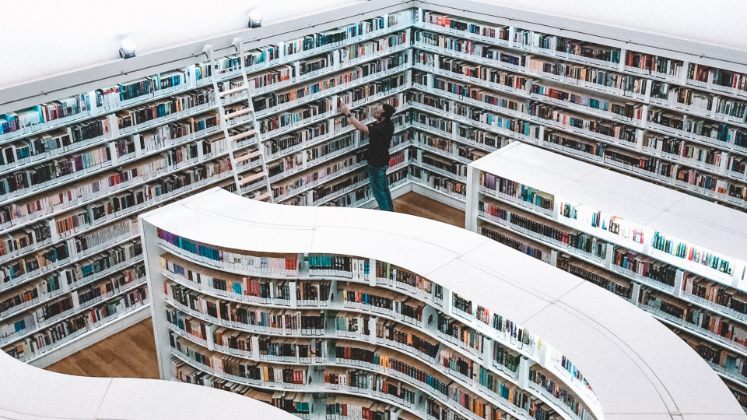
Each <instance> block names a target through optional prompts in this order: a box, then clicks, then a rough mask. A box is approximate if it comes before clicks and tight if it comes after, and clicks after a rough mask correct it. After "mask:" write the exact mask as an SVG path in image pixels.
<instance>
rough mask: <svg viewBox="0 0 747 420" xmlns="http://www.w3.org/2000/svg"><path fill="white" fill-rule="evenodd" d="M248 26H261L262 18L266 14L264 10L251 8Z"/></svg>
mask: <svg viewBox="0 0 747 420" xmlns="http://www.w3.org/2000/svg"><path fill="white" fill-rule="evenodd" d="M247 17H248V20H249V22H248V26H249V27H250V28H259V27H260V26H262V18H263V17H264V15H263V14H262V11H261V10H259V9H256V8H253V9H250V10H249V14H248V16H247Z"/></svg>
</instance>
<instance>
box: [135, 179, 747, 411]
mask: <svg viewBox="0 0 747 420" xmlns="http://www.w3.org/2000/svg"><path fill="white" fill-rule="evenodd" d="M140 219H141V229H142V232H141V234H142V235H143V241H144V242H143V243H144V245H145V258H146V266H147V269H148V273H149V282H150V286H151V296H152V297H153V306H152V311H153V319H154V330H155V332H156V343H157V346H158V353H159V368H160V369H161V375H162V377H167V376H168V373H167V369H168V367H169V364H170V363H171V360H172V357H174V356H175V355H174V354H173V353H172V351H170V349H169V338H168V337H169V330H170V327H169V325H168V323H167V322H166V315H165V312H166V310H167V307H169V308H172V309H171V310H183V311H185V313H187V314H188V315H189V316H194V317H195V318H197V319H199V318H200V317H204V318H209V317H207V316H205V315H204V314H200V313H199V312H200V311H194V313H190V312H189V311H190V310H189V308H186V307H184V308H182V307H181V306H179V303H178V302H171V303H169V304H168V305H167V302H164V300H165V299H164V291H163V290H159V289H163V288H164V282H171V283H173V284H176V285H177V287H185V288H186V289H185V290H193V291H194V292H195V293H204V294H205V295H207V296H208V297H209V298H211V299H213V298H214V299H216V300H220V299H225V300H227V301H228V302H229V305H230V304H232V303H231V302H234V304H240V303H242V302H243V301H242V300H236V298H232V297H231V296H230V295H231V293H230V292H231V290H230V289H229V290H228V292H225V291H223V292H221V291H218V290H216V289H210V288H209V287H206V286H205V284H201V283H200V280H199V279H198V280H197V281H196V282H191V281H188V280H187V279H186V278H184V279H180V278H178V276H172V275H171V274H170V273H168V272H166V271H164V267H163V266H162V265H161V264H162V262H163V261H162V256H163V255H167V256H169V257H170V258H175V259H179V260H182V261H186V263H185V264H192V265H194V266H195V267H198V269H200V270H204V272H210V273H224V274H226V275H227V276H230V275H237V276H241V275H246V276H249V275H254V274H253V273H254V272H252V270H251V269H250V268H249V267H248V266H246V265H244V264H243V263H239V264H227V263H226V262H225V261H224V260H222V259H221V258H223V257H222V256H226V259H227V258H229V257H230V258H233V257H240V256H241V255H258V254H260V253H261V254H262V255H268V254H299V255H300V256H301V257H303V256H304V255H308V254H315V255H316V254H330V255H341V256H350V257H351V258H360V259H363V260H365V261H370V262H371V263H373V264H374V265H372V266H371V267H375V263H376V261H379V262H385V263H388V264H392V265H395V266H397V267H400V268H402V269H405V270H407V271H409V272H411V273H416V274H417V275H419V276H422V277H423V278H425V279H427V280H429V281H430V282H432V283H433V284H434V285H438V286H440V287H441V288H442V291H443V292H442V296H441V297H440V298H439V299H436V298H435V293H434V294H433V295H432V296H424V297H423V296H415V298H417V299H420V300H422V301H424V302H425V304H426V306H428V307H432V308H436V309H433V312H431V313H434V312H442V313H443V314H445V315H446V316H448V317H451V318H453V319H456V320H458V321H459V322H460V323H461V324H463V325H465V326H467V327H468V328H471V329H473V330H474V331H477V332H479V333H480V334H482V335H483V336H484V337H485V338H486V340H489V341H492V343H494V344H493V345H495V346H501V347H502V348H505V349H507V350H510V351H512V352H515V353H517V354H519V355H520V356H521V359H522V366H521V367H520V368H519V370H518V373H517V375H516V380H515V382H512V383H513V384H515V386H518V387H519V388H520V389H521V390H528V392H529V393H530V394H531V395H532V397H533V398H534V397H536V398H538V399H539V400H541V401H542V402H543V403H545V404H547V405H548V406H549V407H551V408H552V409H553V410H554V414H553V415H554V416H555V417H552V418H566V419H571V420H576V419H580V418H596V419H631V420H644V419H646V420H649V419H651V420H664V419H683V420H687V419H693V420H696V419H697V420H717V419H718V420H725V419H727V420H728V419H743V418H747V417H745V414H744V412H743V411H742V409H741V407H740V406H739V404H738V403H737V402H736V400H735V399H734V398H733V396H732V395H731V393H730V392H729V390H728V389H727V388H726V386H725V385H724V384H723V382H722V381H721V380H720V379H719V378H718V377H717V376H716V374H714V372H713V371H712V370H711V369H710V367H709V366H708V365H707V364H706V363H705V362H704V361H703V360H702V359H701V358H700V357H699V356H698V355H697V354H696V353H695V352H693V351H692V350H691V349H690V348H689V347H688V346H687V345H686V344H685V343H683V342H682V341H681V340H680V339H679V338H678V337H677V336H676V335H674V334H673V333H672V332H671V331H670V330H669V329H667V328H666V327H664V326H663V325H661V324H660V323H658V322H657V321H656V320H654V319H653V318H652V317H651V316H650V315H648V314H646V313H645V312H643V311H641V310H639V309H638V308H636V307H634V306H633V305H630V304H629V303H627V302H626V301H624V300H622V299H619V298H617V297H616V296H614V295H612V294H609V293H607V292H605V291H604V290H602V289H600V288H598V287H596V286H594V285H593V284H590V283H587V282H585V281H584V280H581V279H579V278H577V277H575V276H573V275H570V274H568V273H566V272H564V271H561V270H558V269H556V268H554V267H552V266H549V265H547V264H543V263H541V262H538V261H537V260H535V259H533V258H532V257H530V256H528V255H524V254H522V253H520V252H518V251H515V250H513V249H510V248H508V247H505V246H503V245H500V244H498V243H496V242H494V241H492V240H490V239H488V238H485V237H482V236H480V235H477V234H474V233H472V232H469V231H466V230H464V229H459V228H456V227H453V226H449V225H446V224H443V223H439V222H434V221H431V220H427V219H422V218H418V217H413V216H408V215H403V214H395V213H388V212H378V211H371V210H362V209H339V208H326V207H322V208H311V207H291V206H281V205H272V204H266V203H262V202H258V201H253V200H248V199H244V198H241V197H239V196H237V195H234V194H231V193H229V192H226V191H224V190H222V189H214V190H210V191H206V192H204V193H201V194H197V195H195V196H192V197H190V198H188V199H185V200H182V201H180V202H177V203H174V204H171V205H168V206H165V207H163V208H160V209H158V210H154V211H152V212H149V213H147V214H145V215H142V216H141V217H140ZM159 230H160V231H161V232H163V231H166V232H168V234H169V235H177V236H178V237H180V238H184V239H186V240H189V241H194V242H197V243H198V244H204V245H206V246H209V247H215V248H217V249H219V250H220V252H221V255H222V256H221V257H220V258H217V259H213V258H202V257H200V256H199V255H197V254H190V252H188V251H185V249H182V248H179V247H177V246H172V245H171V244H170V243H169V242H168V241H164V240H160V239H159V237H158V231H159ZM294 270H295V269H292V270H290V271H289V272H287V273H282V270H281V272H278V273H276V274H274V275H272V276H268V277H272V278H275V279H285V280H290V281H296V280H297V281H299V282H302V281H304V280H310V278H309V275H308V271H307V272H306V274H305V275H302V273H301V271H294ZM372 271H375V270H374V269H373V268H372ZM255 274H256V273H255ZM259 275H260V276H261V275H262V274H259ZM304 276H305V277H304ZM376 277H377V276H376V274H373V275H368V274H367V275H366V277H365V278H363V277H362V278H359V279H357V280H347V281H348V282H351V281H353V282H354V281H358V282H359V284H361V285H362V286H361V287H376V286H379V287H381V288H382V289H384V288H386V287H389V286H387V285H386V284H384V283H379V282H378V280H380V279H377V278H376ZM311 280H313V279H311ZM369 283H370V284H369ZM294 287H295V286H294ZM391 288H395V286H391ZM333 291H334V289H333ZM397 292H399V293H401V294H403V295H407V296H409V297H412V295H413V294H412V293H409V292H408V291H406V290H404V289H403V290H397ZM239 296H241V295H239ZM333 296H334V295H333ZM232 299H233V300H232ZM333 299H334V298H332V299H330V302H329V305H330V308H336V307H335V306H334V305H335V302H332V300H333ZM339 299H340V298H339V296H338V300H339ZM292 300H293V303H290V304H289V305H291V307H292V308H294V310H295V308H297V306H295V305H296V304H297V302H295V293H294V294H293V298H292ZM457 300H459V301H460V302H462V303H463V304H464V302H467V303H466V307H467V308H469V311H468V312H470V313H468V312H464V311H461V310H458V309H457V308H455V306H454V304H455V303H456V301H457ZM235 302H239V303H235ZM273 304H274V303H273V302H268V303H263V304H256V305H259V306H262V305H265V306H269V307H272V306H273ZM169 305H170V306H169ZM248 305H249V306H252V305H254V304H252V303H249V304H248ZM462 306H464V305H462ZM478 307H479V308H480V309H481V310H482V311H483V312H481V314H487V315H484V316H483V317H482V318H485V319H495V318H491V317H492V316H493V315H500V316H501V317H502V319H503V320H511V321H512V322H511V323H510V324H511V328H512V329H513V331H518V330H521V331H522V334H523V335H524V337H525V339H524V340H523V341H524V342H523V343H522V342H521V341H519V340H516V336H515V334H514V336H513V337H512V335H511V334H507V333H505V332H504V333H500V332H499V330H497V329H494V328H493V327H492V326H491V325H490V323H488V322H484V321H483V322H481V319H478V317H477V316H476V314H477V313H478V312H477V308H478ZM340 308H342V307H340ZM342 310H345V311H349V310H353V311H355V310H358V309H350V306H345V307H344V309H342ZM360 311H361V312H364V311H365V308H361V309H360ZM317 312H318V311H317ZM473 314H475V315H473ZM377 316H381V317H387V316H389V315H377ZM219 318H221V316H220V315H217V318H216V317H212V318H210V319H209V320H208V321H206V322H208V323H209V322H213V323H214V325H216V324H215V323H218V322H225V321H221V320H220V319H219ZM229 318H230V317H229ZM395 319H397V318H395ZM397 320H399V321H402V319H397ZM405 322H408V321H407V320H405ZM229 323H230V320H229V321H228V322H226V324H225V325H228V324H229ZM220 325H224V324H220ZM428 325H430V320H429V321H428ZM428 325H426V323H425V321H421V322H420V323H417V322H414V323H412V322H411V324H410V326H414V328H416V329H419V332H422V333H423V335H428V334H431V333H432V329H429V328H428ZM172 327H173V326H172ZM227 328H237V330H239V331H242V330H241V328H242V327H240V326H233V325H231V326H228V327H227ZM172 329H173V328H172ZM243 331H249V333H253V331H252V330H243ZM174 333H177V332H176V331H174ZM283 333H287V332H286V331H283ZM259 334H269V335H272V334H273V333H272V332H269V333H268V332H264V333H262V332H260V333H259ZM278 334H280V333H278ZM320 334H324V332H321V333H320ZM431 335H433V334H431ZM181 337H182V338H184V337H187V335H181ZM526 337H529V338H528V339H527V338H526ZM433 338H435V339H436V340H437V341H438V342H439V346H440V348H441V349H447V350H449V351H456V352H459V351H461V350H463V346H462V347H460V346H458V345H455V343H453V342H452V343H449V342H448V340H444V339H443V337H438V336H437V335H436V336H434V337H433ZM191 340H192V342H194V343H197V342H198V341H199V340H196V339H194V337H192V338H191ZM371 340H373V341H375V338H372V339H371ZM203 341H205V343H204V346H205V348H206V349H207V350H209V351H211V352H212V351H217V350H216V348H217V347H219V346H216V345H215V344H214V343H213V342H212V339H209V340H203ZM527 341H528V342H529V343H527ZM208 342H209V343H208ZM164 343H165V344H164ZM376 343H377V344H379V345H380V346H381V345H382V343H381V342H376ZM456 344H459V343H456ZM384 347H386V346H384ZM467 353H468V352H462V354H461V356H464V357H465V358H470V357H471V358H472V359H473V360H474V361H475V363H476V365H477V366H481V363H485V364H486V369H489V370H490V369H493V368H494V366H492V365H491V366H488V365H489V364H490V363H489V362H486V361H487V360H488V359H487V357H484V356H485V355H484V354H477V355H476V356H475V355H470V354H467ZM486 354H487V352H486ZM256 355H257V353H254V357H256ZM177 356H178V355H177ZM473 356H474V357H473ZM246 357H247V358H249V359H250V360H251V358H252V354H251V353H249V354H248V355H247V356H246ZM181 360H182V361H185V359H181ZM338 362H339V360H338ZM571 362H572V363H571ZM277 363H279V364H283V363H289V362H282V361H281V362H277ZM314 363H318V364H319V365H320V366H332V365H335V358H334V357H329V358H324V359H323V360H318V361H317V360H315V361H314V362H312V363H311V364H312V365H313V364H314ZM192 365H193V367H194V368H195V369H203V368H204V369H208V368H207V367H206V365H201V364H199V363H197V364H194V363H192ZM436 365H438V361H436ZM571 365H572V366H573V367H572V368H569V369H570V370H572V371H574V372H577V370H576V368H575V366H578V369H580V371H581V372H583V375H580V374H579V375H577V376H576V377H574V376H573V375H571V374H570V373H569V372H568V370H566V369H564V368H563V366H567V367H568V366H571ZM529 366H538V368H537V369H542V372H544V373H545V374H547V375H548V378H549V379H551V380H553V381H556V382H558V383H559V388H562V389H565V390H566V391H568V392H569V393H571V394H572V395H573V397H574V398H575V399H576V400H577V401H580V402H581V403H582V404H583V406H585V407H586V408H587V409H588V410H587V411H588V414H589V415H587V416H582V415H578V414H577V413H574V412H572V410H568V408H567V407H564V406H562V404H560V402H559V401H560V400H558V399H557V398H555V399H553V396H552V395H547V393H546V392H543V391H542V390H541V389H539V388H540V387H537V386H533V384H532V383H531V380H530V381H529V383H528V382H527V379H526V378H527V376H524V377H522V375H526V371H527V369H530V367H529ZM434 370H436V371H440V368H438V366H434ZM522 371H523V373H522ZM206 373H207V374H210V375H216V376H217V377H220V375H221V373H222V371H221V370H220V369H212V368H210V370H208V371H206ZM441 373H443V372H441ZM491 373H492V371H491ZM384 374H387V372H384ZM448 375H449V373H448V372H447V373H446V376H447V377H448V378H449V379H453V378H451V377H449V376H448ZM501 375H502V374H501ZM498 376H500V375H498ZM505 377H507V376H503V377H502V378H505ZM579 378H583V380H579ZM239 379H241V378H239ZM399 379H402V378H399ZM405 379H406V378H405ZM402 380H403V381H404V379H402ZM460 380H461V379H460V378H458V377H457V378H456V379H454V382H455V383H458V384H460V383H461V382H460ZM509 380H513V379H511V378H509ZM586 381H588V382H586ZM405 382H406V381H405ZM322 385H323V384H318V383H316V382H314V383H313V386H312V385H309V386H306V387H305V388H306V390H304V389H303V388H304V387H292V388H293V389H290V390H291V391H293V392H304V391H307V392H321V393H325V394H326V393H335V392H338V393H339V392H341V391H339V390H330V389H326V388H324V387H323V386H322ZM472 385H474V383H472V384H471V385H469V384H468V386H466V389H467V390H468V391H470V392H474V393H475V395H477V396H479V397H483V398H484V399H486V400H487V401H489V402H490V403H493V400H491V398H490V396H489V395H488V396H487V397H485V395H487V394H486V393H482V391H481V389H479V386H476V385H475V386H472ZM587 385H588V386H587ZM250 386H255V384H250ZM256 386H257V387H259V388H261V387H266V388H268V389H270V390H282V389H281V388H282V387H280V388H278V385H276V384H275V383H273V384H271V385H270V384H267V383H258V385H256ZM470 386H472V388H470ZM419 392H421V393H423V394H428V390H423V389H420V390H419ZM369 397H371V398H374V397H373V396H371V395H369ZM448 403H450V401H447V408H451V406H449V405H448ZM495 404H496V406H498V407H499V408H501V409H504V408H505V407H502V406H501V405H500V401H499V402H498V403H495ZM509 408H510V407H509ZM406 411H407V410H405V412H406ZM455 411H456V410H455ZM504 411H505V410H504ZM456 412H457V413H458V414H460V415H465V414H464V411H456ZM506 412H508V413H510V414H511V415H512V416H513V417H517V418H533V417H532V416H533V415H531V414H527V413H522V412H517V413H518V414H517V413H514V412H512V411H510V410H508V411H506ZM410 413H411V414H413V413H414V414H415V415H418V414H419V412H418V411H416V410H415V409H412V410H410ZM468 414H469V413H468ZM470 417H475V416H474V415H470Z"/></svg>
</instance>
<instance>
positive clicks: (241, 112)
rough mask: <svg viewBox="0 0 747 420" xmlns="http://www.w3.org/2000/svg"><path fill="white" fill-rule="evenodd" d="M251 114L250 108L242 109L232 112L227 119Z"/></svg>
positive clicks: (227, 115)
mask: <svg viewBox="0 0 747 420" xmlns="http://www.w3.org/2000/svg"><path fill="white" fill-rule="evenodd" d="M249 112H251V110H250V109H249V108H244V109H240V110H238V111H236V112H232V113H230V114H226V118H234V117H236V116H239V115H244V114H248V113H249Z"/></svg>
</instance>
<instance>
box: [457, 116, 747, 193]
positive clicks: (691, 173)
mask: <svg viewBox="0 0 747 420" xmlns="http://www.w3.org/2000/svg"><path fill="white" fill-rule="evenodd" d="M538 109H540V110H541V112H543V113H544V112H547V114H546V115H545V114H541V115H542V116H545V117H547V118H550V121H555V120H554V119H558V121H557V122H558V123H560V124H562V125H563V126H564V127H565V126H567V127H568V128H569V129H575V128H574V127H573V126H572V125H571V124H577V125H579V127H581V128H584V127H586V129H587V130H589V131H590V132H594V133H598V134H599V135H602V136H608V137H609V138H610V139H611V140H609V141H610V142H613V143H615V142H617V141H618V140H614V139H617V138H620V140H622V141H624V142H635V141H636V138H635V134H634V133H632V132H627V131H625V130H623V129H622V127H621V126H620V125H619V124H616V123H609V124H608V123H603V122H600V121H586V122H585V121H584V120H577V119H575V117H570V118H569V117H568V116H567V115H566V114H563V113H561V112H560V111H558V110H553V109H551V108H548V109H546V110H545V109H544V108H538ZM472 118H475V117H474V116H472ZM485 118H488V120H487V121H489V122H492V121H491V120H490V119H491V118H492V116H491V115H489V114H482V115H481V116H480V119H482V120H483V121H485ZM481 122H482V121H481ZM497 122H498V125H503V124H506V128H509V129H515V128H514V122H513V121H512V119H504V118H499V119H498V120H497ZM523 124H524V127H525V128H524V130H528V129H529V128H530V126H531V124H529V123H523ZM516 128H518V126H516ZM530 133H531V131H524V134H527V135H528V134H530ZM594 135H597V134H594ZM545 136H546V141H549V142H552V143H559V142H560V143H561V144H563V145H564V146H565V145H567V144H574V145H573V146H570V147H572V148H576V149H578V148H590V150H588V151H587V153H590V154H593V155H594V156H598V155H599V154H603V155H604V156H605V158H608V159H609V161H608V162H609V163H610V164H613V165H614V164H616V162H617V161H621V159H622V161H621V162H622V163H624V164H625V166H623V169H628V167H629V166H630V165H632V166H634V167H637V166H639V162H642V161H641V160H640V159H641V158H639V157H633V156H631V157H630V158H629V159H628V158H627V156H628V155H627V154H625V155H623V154H621V153H618V152H616V151H613V150H612V149H605V148H603V147H599V145H595V144H589V143H588V142H587V141H582V140H576V139H573V140H571V139H568V138H565V137H562V138H561V137H558V134H556V133H552V132H549V131H548V130H546V131H545ZM631 144H632V143H631ZM626 153H628V152H626ZM663 157H666V156H665V155H664V156H663ZM592 159H594V160H599V159H598V158H596V157H593V158H592ZM647 162H650V163H653V164H657V162H659V160H658V159H654V158H647ZM733 165H735V168H736V169H737V170H741V168H742V166H743V163H742V161H741V160H734V161H733ZM647 171H649V173H650V175H648V176H649V177H654V178H657V179H660V178H661V175H658V173H662V174H664V175H666V176H668V177H671V178H672V183H677V182H678V180H682V183H683V184H684V185H685V186H688V189H690V190H693V188H692V187H689V186H690V185H692V186H697V187H700V188H701V189H699V190H698V192H701V191H706V193H707V192H708V191H710V192H712V193H714V194H717V195H718V196H721V197H722V199H727V198H726V197H729V198H731V197H736V198H744V199H747V187H745V186H741V185H740V184H739V183H736V182H732V183H729V182H727V181H726V180H723V179H718V177H714V176H712V175H708V174H703V173H701V170H695V169H690V168H686V167H682V168H680V167H677V165H672V164H669V163H667V165H666V166H664V164H663V163H662V164H661V166H657V167H655V168H647ZM656 171H658V172H656ZM737 177H739V175H737ZM727 200H728V199H727Z"/></svg>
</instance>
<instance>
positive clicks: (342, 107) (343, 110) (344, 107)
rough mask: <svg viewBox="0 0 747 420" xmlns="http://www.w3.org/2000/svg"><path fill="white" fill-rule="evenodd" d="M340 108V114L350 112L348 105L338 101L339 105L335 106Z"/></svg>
mask: <svg viewBox="0 0 747 420" xmlns="http://www.w3.org/2000/svg"><path fill="white" fill-rule="evenodd" d="M337 109H338V110H340V114H343V115H347V114H348V113H349V112H350V107H348V106H347V105H345V104H344V103H342V102H340V106H339V107H338V108H337Z"/></svg>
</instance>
